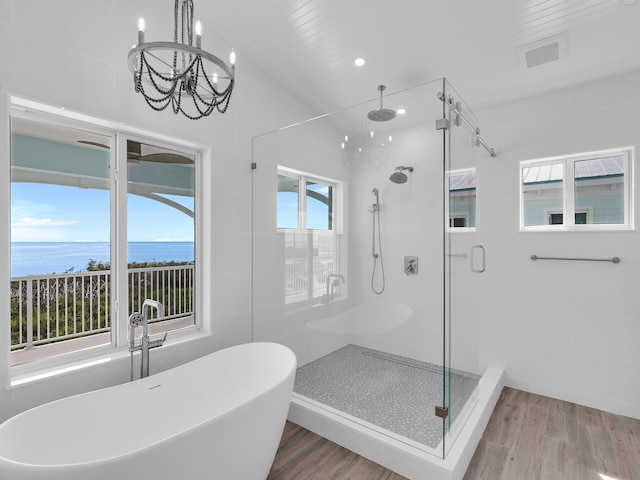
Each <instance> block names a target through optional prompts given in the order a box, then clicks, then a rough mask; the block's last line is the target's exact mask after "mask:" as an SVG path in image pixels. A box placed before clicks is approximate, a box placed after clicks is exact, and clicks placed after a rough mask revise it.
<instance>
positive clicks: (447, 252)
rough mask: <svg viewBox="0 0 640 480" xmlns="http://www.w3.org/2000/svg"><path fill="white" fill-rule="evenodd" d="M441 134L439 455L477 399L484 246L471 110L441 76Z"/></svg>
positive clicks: (479, 154) (479, 152)
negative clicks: (441, 382)
mask: <svg viewBox="0 0 640 480" xmlns="http://www.w3.org/2000/svg"><path fill="white" fill-rule="evenodd" d="M441 100H442V102H443V115H444V119H445V122H443V123H442V125H441V126H442V127H443V136H444V142H443V143H444V145H445V148H444V154H443V157H444V158H443V164H444V172H443V193H444V202H443V203H444V209H443V221H444V222H443V223H444V235H443V238H444V248H443V253H444V279H445V286H444V312H445V315H444V321H443V342H444V345H443V348H444V352H445V353H444V358H443V406H444V409H443V410H444V411H442V412H440V413H441V416H442V417H443V436H444V439H443V451H442V454H443V456H446V455H447V453H448V452H449V450H450V449H451V447H452V446H453V444H454V442H455V440H456V438H457V436H458V434H459V432H460V430H461V428H462V426H463V425H464V423H465V421H466V419H467V418H468V417H469V415H470V414H471V411H472V410H473V408H474V406H475V403H476V401H477V391H478V382H479V379H480V375H479V374H480V373H481V372H479V353H478V336H479V322H478V315H479V279H480V277H481V275H482V274H483V273H484V272H485V270H486V258H487V256H486V253H487V252H486V250H485V248H484V246H483V245H482V241H481V238H480V236H479V235H478V226H479V225H478V218H477V214H476V212H477V209H476V205H477V201H476V200H477V185H478V176H477V169H476V165H477V164H478V162H479V161H480V160H481V159H482V158H483V155H486V152H485V151H484V150H483V149H480V148H477V146H476V143H475V137H476V135H475V134H474V131H475V128H476V127H475V126H477V125H478V122H477V120H476V119H475V117H474V115H473V112H471V110H470V109H469V108H468V107H467V105H466V104H465V103H464V101H463V100H462V99H461V97H460V95H459V94H458V93H457V92H456V91H455V89H454V88H453V87H452V86H451V84H450V83H449V82H447V81H446V80H445V81H444V83H443V95H442V97H441Z"/></svg>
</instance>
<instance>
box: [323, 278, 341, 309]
mask: <svg viewBox="0 0 640 480" xmlns="http://www.w3.org/2000/svg"><path fill="white" fill-rule="evenodd" d="M332 278H333V279H334V280H333V281H331V279H332ZM340 280H342V283H344V276H343V275H340V274H339V273H330V274H329V275H327V294H326V296H325V298H326V299H327V303H329V302H330V301H331V300H333V295H334V289H335V288H336V287H337V286H338V285H339V284H340Z"/></svg>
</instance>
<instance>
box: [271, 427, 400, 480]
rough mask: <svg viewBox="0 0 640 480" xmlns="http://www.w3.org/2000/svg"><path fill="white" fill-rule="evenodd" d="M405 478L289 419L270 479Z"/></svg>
mask: <svg viewBox="0 0 640 480" xmlns="http://www.w3.org/2000/svg"><path fill="white" fill-rule="evenodd" d="M404 478H405V477H402V476H400V475H398V474H397V473H394V472H392V471H391V470H387V469H386V468H384V467H382V466H380V465H378V464H377V463H374V462H372V461H371V460H367V459H366V458H364V457H361V456H360V455H357V454H355V453H353V452H352V451H350V450H347V449H346V448H343V447H341V446H340V445H337V444H335V443H333V442H331V441H329V440H327V439H326V438H323V437H321V436H319V435H316V434H315V433H313V432H310V431H309V430H306V429H304V428H302V427H300V426H298V425H296V424H295V423H291V422H289V421H287V424H286V425H285V427H284V433H283V435H282V440H281V441H280V447H279V448H278V453H277V454H276V458H275V460H274V462H273V466H272V467H271V472H270V473H269V476H268V477H267V480H404Z"/></svg>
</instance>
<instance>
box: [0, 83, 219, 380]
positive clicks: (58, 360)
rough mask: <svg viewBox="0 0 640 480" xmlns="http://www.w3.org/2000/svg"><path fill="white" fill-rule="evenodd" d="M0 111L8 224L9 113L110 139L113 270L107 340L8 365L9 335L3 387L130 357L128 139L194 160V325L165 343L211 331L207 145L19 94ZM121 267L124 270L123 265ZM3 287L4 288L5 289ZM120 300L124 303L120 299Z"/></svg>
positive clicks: (2, 303)
mask: <svg viewBox="0 0 640 480" xmlns="http://www.w3.org/2000/svg"><path fill="white" fill-rule="evenodd" d="M3 109H5V114H6V117H5V118H6V132H5V138H7V147H6V150H5V151H6V156H7V160H6V162H5V166H4V168H5V171H6V172H7V175H6V179H5V180H3V182H6V186H7V187H8V188H7V189H6V191H7V194H6V196H5V197H4V201H5V203H6V208H5V209H6V212H5V213H4V216H3V217H2V218H6V220H5V223H6V224H7V225H9V219H10V210H11V197H10V194H9V192H10V187H11V161H10V159H11V157H10V148H11V142H10V135H11V123H10V118H11V117H13V116H17V117H21V118H25V119H31V120H36V121H42V122H47V123H53V124H56V125H60V126H63V127H68V128H72V129H80V130H84V131H88V132H93V133H98V134H100V135H104V136H106V137H109V139H110V147H111V148H110V155H109V165H110V177H109V186H110V212H111V213H110V223H111V224H110V230H111V263H112V265H115V266H116V271H115V272H112V275H113V278H112V285H111V293H112V294H111V300H110V309H111V319H110V321H111V341H110V342H109V343H105V344H103V345H100V346H96V347H91V348H88V349H80V350H76V351H72V352H70V353H66V354H64V355H56V356H51V357H46V358H42V359H38V360H35V361H33V362H29V363H25V364H21V365H13V366H11V361H10V358H9V355H10V354H11V347H10V341H11V336H9V337H8V340H7V341H6V342H3V343H4V345H3V346H2V347H1V348H0V351H1V352H2V357H3V358H4V359H5V360H6V365H7V369H8V377H7V379H8V387H10V388H13V387H17V386H19V385H24V384H29V383H32V382H35V381H40V380H43V379H46V378H50V377H52V376H56V375H59V374H63V373H67V372H70V371H75V370H80V369H83V368H89V367H92V366H95V365H100V364H104V363H107V362H111V361H115V360H118V359H120V358H124V357H125V356H128V355H129V345H128V335H127V320H128V311H127V305H128V303H127V302H128V289H127V266H128V264H127V254H126V248H127V154H126V150H127V148H126V142H127V140H128V139H129V140H136V141H144V142H147V143H151V144H154V145H157V146H159V147H163V148H168V149H171V150H173V151H177V152H183V153H185V154H188V155H192V156H193V158H194V177H195V178H194V187H195V199H194V208H195V218H194V223H195V226H194V249H195V252H194V253H195V266H194V268H195V272H194V279H195V288H194V293H193V295H194V313H193V316H194V322H193V325H191V326H189V327H186V328H183V329H180V330H173V331H171V333H170V335H169V338H168V340H167V342H166V343H165V345H170V344H172V343H174V342H175V343H177V342H184V341H190V340H195V339H197V338H199V337H201V336H202V335H209V334H210V333H211V325H209V324H208V323H206V322H203V321H202V319H204V318H210V315H208V312H209V310H210V308H209V307H208V306H207V305H205V304H204V302H203V301H202V299H203V295H202V292H203V291H205V289H207V288H208V287H207V285H208V282H207V281H206V279H207V277H208V272H209V271H210V268H209V267H208V266H207V265H206V264H205V263H203V261H202V259H203V258H204V257H205V256H206V255H207V253H206V252H207V251H208V250H209V248H210V247H205V245H209V243H210V242H208V234H207V233H206V232H207V228H206V225H205V222H206V217H205V216H204V215H203V206H204V205H207V204H211V202H210V193H208V190H209V189H208V188H205V184H208V182H205V178H207V175H210V173H211V169H210V167H209V166H208V163H210V162H207V161H206V160H207V159H210V157H211V148H210V147H208V146H205V145H201V144H197V143H195V142H189V141H185V140H181V139H178V138H175V137H170V136H167V135H165V134H161V133H158V132H152V131H148V130H144V129H141V128H137V127H133V126H129V125H124V124H121V123H118V122H113V121H108V120H103V119H100V118H97V117H92V116H89V115H85V114H80V113H77V112H73V111H69V110H66V109H60V108H56V107H52V106H48V105H45V104H42V103H39V102H35V101H31V100H26V99H23V98H20V97H15V96H11V95H6V97H5V98H4V101H3ZM10 245H11V241H10V239H9V238H8V239H7V244H6V246H5V247H4V248H3V251H4V256H5V259H6V262H7V264H9V262H10ZM122 265H124V269H123V268H122ZM8 270H9V271H8V272H7V273H6V274H5V275H4V277H6V278H3V279H2V281H0V283H2V282H7V283H8V284H10V281H11V274H10V269H8ZM7 291H9V290H8V289H7ZM121 299H124V300H125V301H120V300H121ZM0 308H1V309H2V311H5V312H6V315H5V318H6V320H5V321H6V322H7V323H8V322H10V321H11V315H10V314H9V311H10V302H9V299H8V297H7V298H6V299H5V298H3V299H1V300H0Z"/></svg>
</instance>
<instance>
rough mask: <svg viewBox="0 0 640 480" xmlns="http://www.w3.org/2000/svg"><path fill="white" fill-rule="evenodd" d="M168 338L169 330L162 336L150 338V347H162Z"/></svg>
mask: <svg viewBox="0 0 640 480" xmlns="http://www.w3.org/2000/svg"><path fill="white" fill-rule="evenodd" d="M166 339H167V332H164V335H163V336H162V338H156V339H154V340H149V348H155V347H161V346H162V344H163V343H164V341H165V340H166Z"/></svg>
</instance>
